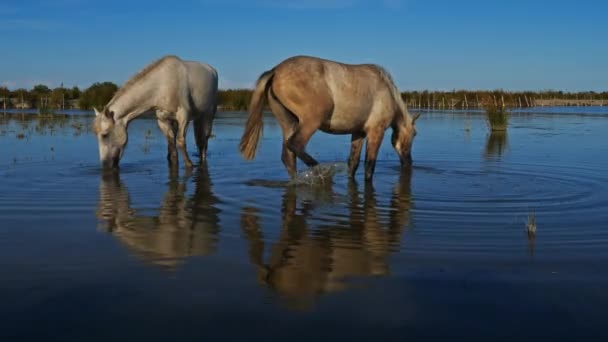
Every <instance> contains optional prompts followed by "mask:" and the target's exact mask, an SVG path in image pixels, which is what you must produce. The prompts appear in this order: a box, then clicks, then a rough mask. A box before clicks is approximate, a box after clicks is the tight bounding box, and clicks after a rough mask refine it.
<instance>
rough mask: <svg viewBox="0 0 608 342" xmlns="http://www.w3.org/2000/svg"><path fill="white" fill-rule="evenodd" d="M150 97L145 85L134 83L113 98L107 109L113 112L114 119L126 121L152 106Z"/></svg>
mask: <svg viewBox="0 0 608 342" xmlns="http://www.w3.org/2000/svg"><path fill="white" fill-rule="evenodd" d="M152 98H153V96H151V94H150V93H149V92H148V88H147V87H145V86H142V85H140V84H135V85H133V86H131V87H130V88H129V89H127V90H126V91H125V92H124V93H121V94H119V95H118V97H116V98H115V99H113V100H112V102H111V103H110V104H109V105H108V109H109V110H111V111H113V112H114V113H115V119H116V120H121V121H124V122H125V123H128V122H129V121H131V120H133V119H135V118H137V117H138V116H140V115H142V114H144V113H145V112H147V111H149V110H150V109H151V108H152V107H153V106H154V104H153V103H152V101H151V99H152Z"/></svg>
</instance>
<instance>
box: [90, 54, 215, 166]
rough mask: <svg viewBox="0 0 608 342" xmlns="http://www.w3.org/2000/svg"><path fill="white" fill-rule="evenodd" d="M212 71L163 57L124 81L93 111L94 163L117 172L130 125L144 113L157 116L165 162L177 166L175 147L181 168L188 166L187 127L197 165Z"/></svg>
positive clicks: (207, 130) (211, 103) (209, 113)
mask: <svg viewBox="0 0 608 342" xmlns="http://www.w3.org/2000/svg"><path fill="white" fill-rule="evenodd" d="M217 87H218V76H217V71H216V70H215V69H214V68H213V67H211V66H210V65H208V64H203V63H199V62H193V61H183V60H181V59H180V58H178V57H176V56H165V57H163V58H161V59H159V60H157V61H155V62H153V63H151V64H149V65H148V66H146V67H145V68H144V69H143V70H142V71H140V72H139V73H138V74H136V75H135V76H133V77H132V78H131V79H129V80H128V81H127V82H126V83H125V85H124V86H123V87H122V88H121V89H119V90H118V92H117V93H116V94H115V95H114V97H113V98H112V100H110V102H109V103H108V104H107V105H106V106H105V108H104V109H103V110H101V111H99V110H97V109H95V121H94V125H93V128H94V131H95V133H96V134H97V140H98V143H99V158H100V160H101V162H102V164H103V166H104V167H117V166H118V163H119V161H120V158H121V157H122V154H123V152H124V149H125V146H126V145H127V141H128V137H127V126H128V125H129V122H130V121H131V120H133V119H135V118H137V117H138V116H140V115H142V114H144V113H147V112H152V111H155V112H156V117H157V119H158V126H159V127H160V129H161V131H162V132H163V134H164V135H165V137H166V138H167V143H168V146H169V147H168V153H167V159H168V160H169V161H170V162H171V163H172V164H177V150H176V145H177V147H179V149H180V151H181V152H182V156H183V159H184V164H185V165H186V166H187V167H191V166H192V161H191V160H190V158H189V157H188V153H187V151H186V131H187V128H188V123H189V122H190V121H191V120H193V121H194V134H195V138H196V144H197V146H198V149H199V154H200V158H201V160H205V158H206V154H207V141H208V139H209V136H210V135H211V126H212V123H213V118H214V116H215V112H216V108H217Z"/></svg>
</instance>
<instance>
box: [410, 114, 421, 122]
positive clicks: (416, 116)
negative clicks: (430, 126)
mask: <svg viewBox="0 0 608 342" xmlns="http://www.w3.org/2000/svg"><path fill="white" fill-rule="evenodd" d="M419 117H420V113H416V114H414V117H413V118H412V124H414V123H416V120H418V118H419Z"/></svg>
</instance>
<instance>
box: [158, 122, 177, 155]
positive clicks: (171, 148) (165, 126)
mask: <svg viewBox="0 0 608 342" xmlns="http://www.w3.org/2000/svg"><path fill="white" fill-rule="evenodd" d="M157 123H158V127H159V128H160V130H161V132H163V134H164V135H165V137H166V138H167V160H168V161H169V162H170V163H171V164H177V149H176V148H175V132H176V131H177V129H176V127H175V125H173V124H172V122H171V121H168V120H157Z"/></svg>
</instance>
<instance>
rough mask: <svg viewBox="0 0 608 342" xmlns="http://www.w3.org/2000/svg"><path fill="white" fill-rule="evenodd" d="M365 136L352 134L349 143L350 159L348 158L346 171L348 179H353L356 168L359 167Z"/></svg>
mask: <svg viewBox="0 0 608 342" xmlns="http://www.w3.org/2000/svg"><path fill="white" fill-rule="evenodd" d="M364 138H365V134H363V133H353V135H352V137H351V142H350V157H349V158H348V171H349V175H350V178H355V173H357V168H358V167H359V160H360V159H361V149H362V147H363V139H364Z"/></svg>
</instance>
